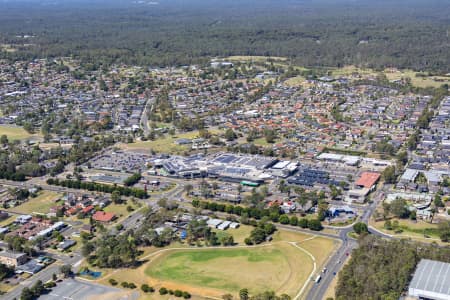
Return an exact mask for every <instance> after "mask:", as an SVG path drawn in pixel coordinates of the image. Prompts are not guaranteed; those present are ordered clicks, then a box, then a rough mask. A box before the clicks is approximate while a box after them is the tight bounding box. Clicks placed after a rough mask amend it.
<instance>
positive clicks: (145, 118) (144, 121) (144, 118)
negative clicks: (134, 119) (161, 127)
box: [140, 98, 155, 136]
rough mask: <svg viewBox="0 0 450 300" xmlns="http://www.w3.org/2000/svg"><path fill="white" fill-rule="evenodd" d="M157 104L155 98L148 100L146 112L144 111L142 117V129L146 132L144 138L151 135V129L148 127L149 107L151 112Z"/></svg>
mask: <svg viewBox="0 0 450 300" xmlns="http://www.w3.org/2000/svg"><path fill="white" fill-rule="evenodd" d="M154 103H155V98H149V99H148V100H147V102H146V103H145V107H144V110H143V111H142V115H141V122H140V123H141V128H142V131H143V132H144V136H147V135H148V134H149V133H150V128H149V126H148V112H147V109H148V106H149V105H151V108H150V110H152V109H153V104H154Z"/></svg>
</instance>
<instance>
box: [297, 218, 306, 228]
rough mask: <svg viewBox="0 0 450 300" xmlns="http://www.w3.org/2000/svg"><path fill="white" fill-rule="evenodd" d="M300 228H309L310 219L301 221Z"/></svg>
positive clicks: (299, 221)
mask: <svg viewBox="0 0 450 300" xmlns="http://www.w3.org/2000/svg"><path fill="white" fill-rule="evenodd" d="M298 226H300V227H301V228H307V227H308V219H306V218H301V219H299V220H298Z"/></svg>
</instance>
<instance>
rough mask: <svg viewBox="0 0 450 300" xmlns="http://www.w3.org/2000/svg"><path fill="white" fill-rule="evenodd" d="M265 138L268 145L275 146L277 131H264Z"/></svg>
mask: <svg viewBox="0 0 450 300" xmlns="http://www.w3.org/2000/svg"><path fill="white" fill-rule="evenodd" d="M264 137H265V139H266V142H267V143H269V144H273V143H275V139H276V138H277V134H276V132H275V130H271V129H266V130H264Z"/></svg>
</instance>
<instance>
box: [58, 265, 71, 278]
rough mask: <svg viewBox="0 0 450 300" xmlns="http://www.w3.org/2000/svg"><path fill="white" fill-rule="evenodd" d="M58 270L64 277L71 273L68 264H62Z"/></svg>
mask: <svg viewBox="0 0 450 300" xmlns="http://www.w3.org/2000/svg"><path fill="white" fill-rule="evenodd" d="M59 271H60V272H61V273H62V274H63V275H64V277H66V278H67V277H70V276H71V275H72V267H71V266H70V265H63V266H61V267H60V268H59Z"/></svg>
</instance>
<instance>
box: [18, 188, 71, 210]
mask: <svg viewBox="0 0 450 300" xmlns="http://www.w3.org/2000/svg"><path fill="white" fill-rule="evenodd" d="M61 196H62V195H61V194H59V193H56V192H52V191H41V192H39V193H38V195H37V197H35V198H31V197H30V198H29V200H28V201H27V202H25V203H23V204H21V205H19V206H16V207H12V208H10V209H9V210H12V211H17V212H21V213H24V214H32V213H42V214H46V213H48V212H49V209H50V208H51V207H52V206H55V202H56V200H58V199H60V198H61Z"/></svg>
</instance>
